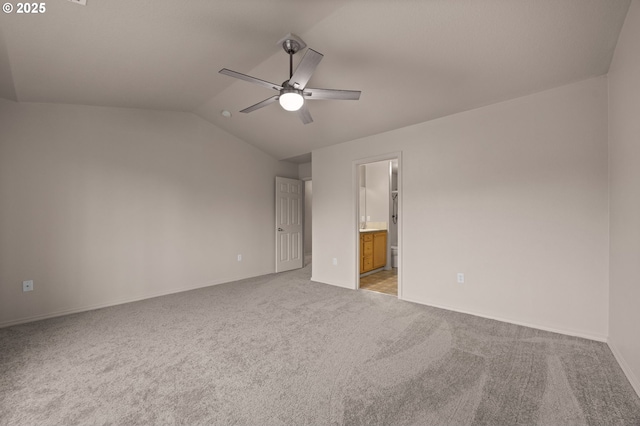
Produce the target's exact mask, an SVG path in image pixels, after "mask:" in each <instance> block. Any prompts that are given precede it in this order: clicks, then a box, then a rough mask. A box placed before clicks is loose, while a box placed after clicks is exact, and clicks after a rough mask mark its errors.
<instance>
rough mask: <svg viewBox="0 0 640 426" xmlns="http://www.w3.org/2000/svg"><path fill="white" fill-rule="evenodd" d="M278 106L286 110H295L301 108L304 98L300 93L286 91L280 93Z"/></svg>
mask: <svg viewBox="0 0 640 426" xmlns="http://www.w3.org/2000/svg"><path fill="white" fill-rule="evenodd" d="M279 102H280V106H282V108H284V109H286V110H287V111H297V110H299V109H300V108H302V105H303V104H304V98H303V97H302V95H301V94H300V93H296V92H288V93H283V94H282V95H280V99H279Z"/></svg>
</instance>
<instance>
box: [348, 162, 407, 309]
mask: <svg viewBox="0 0 640 426" xmlns="http://www.w3.org/2000/svg"><path fill="white" fill-rule="evenodd" d="M358 167H359V170H358V187H359V193H360V194H359V195H360V199H359V203H358V228H359V234H360V238H359V242H358V244H359V253H360V274H359V288H360V289H362V290H368V291H375V292H378V293H383V294H388V295H392V296H396V297H397V296H398V266H399V262H398V198H399V193H398V160H384V161H377V162H374V163H368V164H362V165H360V166H358Z"/></svg>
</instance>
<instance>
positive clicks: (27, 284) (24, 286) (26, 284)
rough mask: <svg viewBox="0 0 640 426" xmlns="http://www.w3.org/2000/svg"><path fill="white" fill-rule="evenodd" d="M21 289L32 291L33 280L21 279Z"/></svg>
mask: <svg viewBox="0 0 640 426" xmlns="http://www.w3.org/2000/svg"><path fill="white" fill-rule="evenodd" d="M22 291H33V280H29V281H22Z"/></svg>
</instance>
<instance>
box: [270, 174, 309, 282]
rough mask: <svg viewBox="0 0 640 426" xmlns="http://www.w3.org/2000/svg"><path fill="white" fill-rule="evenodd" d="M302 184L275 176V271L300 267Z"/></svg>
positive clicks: (301, 260) (301, 259)
mask: <svg viewBox="0 0 640 426" xmlns="http://www.w3.org/2000/svg"><path fill="white" fill-rule="evenodd" d="M303 185H304V183H303V182H302V181H301V180H296V179H287V178H282V177H276V272H283V271H288V270H291V269H298V268H302V262H303V258H302V202H303V198H302V197H303V195H302V188H303Z"/></svg>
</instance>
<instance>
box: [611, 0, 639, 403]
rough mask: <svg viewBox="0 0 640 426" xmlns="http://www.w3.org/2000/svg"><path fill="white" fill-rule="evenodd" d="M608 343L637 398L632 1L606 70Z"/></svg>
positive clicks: (635, 28)
mask: <svg viewBox="0 0 640 426" xmlns="http://www.w3.org/2000/svg"><path fill="white" fill-rule="evenodd" d="M609 167H610V173H609V176H610V204H609V205H610V215H611V228H610V232H611V240H610V241H611V242H610V244H611V257H610V303H611V305H610V309H609V312H610V319H609V322H610V325H609V333H610V336H609V345H610V346H611V349H612V350H613V352H614V354H616V357H617V358H618V360H619V361H620V365H621V366H622V368H623V369H624V370H625V373H627V377H629V381H631V383H632V384H633V386H634V387H635V389H636V392H638V394H640V338H639V337H638V335H639V332H638V325H639V324H640V306H639V305H640V284H639V283H640V2H639V1H638V0H634V1H633V2H632V4H631V8H630V9H629V13H628V15H627V19H626V21H625V24H624V27H623V29H622V33H621V34H620V38H619V40H618V45H617V47H616V51H615V55H614V57H613V62H612V64H611V70H610V72H609Z"/></svg>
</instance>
